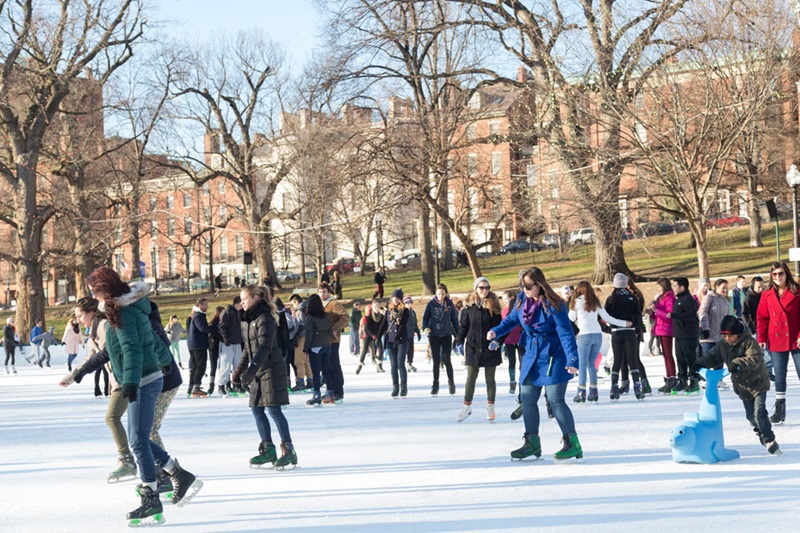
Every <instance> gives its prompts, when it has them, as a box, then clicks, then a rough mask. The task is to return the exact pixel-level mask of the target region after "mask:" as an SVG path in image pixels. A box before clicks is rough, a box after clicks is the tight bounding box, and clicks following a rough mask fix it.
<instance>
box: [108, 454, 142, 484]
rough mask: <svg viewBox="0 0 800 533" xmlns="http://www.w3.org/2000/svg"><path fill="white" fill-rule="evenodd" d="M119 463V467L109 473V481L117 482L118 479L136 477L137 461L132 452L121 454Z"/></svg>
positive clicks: (125, 479) (124, 479)
mask: <svg viewBox="0 0 800 533" xmlns="http://www.w3.org/2000/svg"><path fill="white" fill-rule="evenodd" d="M118 461H119V465H118V466H117V469H116V470H114V471H113V472H110V473H109V474H108V482H109V483H117V482H118V481H127V480H129V479H134V478H135V477H136V472H137V471H138V470H137V469H136V462H135V461H134V459H133V456H132V455H131V454H126V455H120V456H119V459H118Z"/></svg>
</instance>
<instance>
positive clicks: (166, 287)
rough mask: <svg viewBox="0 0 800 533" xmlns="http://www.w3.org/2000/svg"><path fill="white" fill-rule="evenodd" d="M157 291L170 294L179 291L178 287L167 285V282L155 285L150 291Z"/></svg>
mask: <svg viewBox="0 0 800 533" xmlns="http://www.w3.org/2000/svg"><path fill="white" fill-rule="evenodd" d="M156 291H158V292H159V294H168V293H173V292H179V289H178V288H177V287H173V286H172V285H167V284H166V283H159V284H158V285H153V286H152V287H150V292H152V293H155V292H156Z"/></svg>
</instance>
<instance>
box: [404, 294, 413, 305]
mask: <svg viewBox="0 0 800 533" xmlns="http://www.w3.org/2000/svg"><path fill="white" fill-rule="evenodd" d="M403 303H404V304H413V303H414V300H412V299H411V296H406V297H405V298H403Z"/></svg>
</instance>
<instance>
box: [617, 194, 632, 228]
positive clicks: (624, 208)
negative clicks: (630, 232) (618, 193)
mask: <svg viewBox="0 0 800 533" xmlns="http://www.w3.org/2000/svg"><path fill="white" fill-rule="evenodd" d="M618 202H619V220H620V223H621V225H622V227H623V228H628V227H629V226H630V225H631V221H630V217H629V216H628V199H627V198H620V199H619V200H618Z"/></svg>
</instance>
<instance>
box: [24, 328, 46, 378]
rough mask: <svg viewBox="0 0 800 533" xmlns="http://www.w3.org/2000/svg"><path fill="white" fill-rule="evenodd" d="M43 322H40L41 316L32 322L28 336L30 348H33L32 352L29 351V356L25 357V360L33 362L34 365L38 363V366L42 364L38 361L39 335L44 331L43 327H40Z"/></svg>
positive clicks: (40, 350) (39, 353) (39, 355)
mask: <svg viewBox="0 0 800 533" xmlns="http://www.w3.org/2000/svg"><path fill="white" fill-rule="evenodd" d="M43 324H44V322H42V319H41V318H40V319H39V320H37V321H36V322H34V326H33V327H32V328H31V334H30V337H29V338H28V341H29V342H30V345H31V348H33V353H31V355H30V356H26V357H25V360H26V361H27V362H29V363H33V364H34V365H39V367H41V366H42V363H41V362H40V361H39V360H40V359H41V358H42V341H41V339H40V338H39V336H40V335H42V334H43V333H44V329H43V327H42V325H43ZM33 339H37V340H33ZM31 359H32V360H31Z"/></svg>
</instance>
